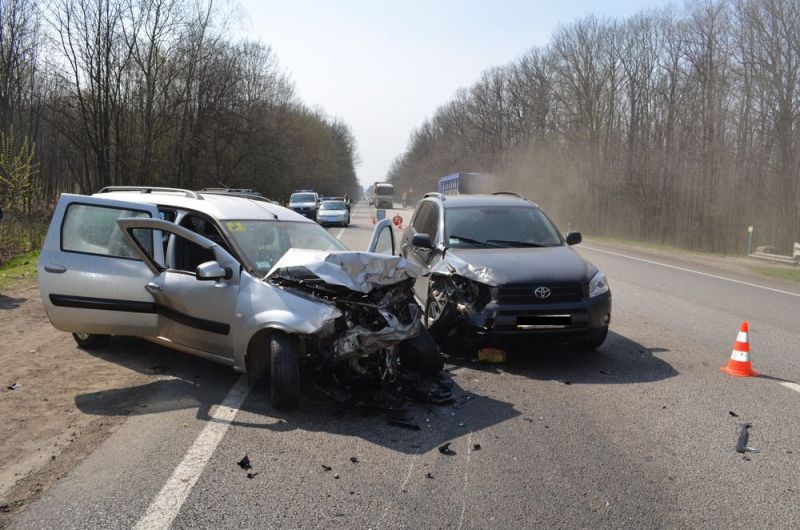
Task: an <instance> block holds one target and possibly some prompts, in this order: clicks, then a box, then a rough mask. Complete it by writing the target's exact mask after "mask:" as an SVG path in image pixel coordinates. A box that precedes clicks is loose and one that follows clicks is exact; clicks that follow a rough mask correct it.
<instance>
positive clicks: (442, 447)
mask: <svg viewBox="0 0 800 530" xmlns="http://www.w3.org/2000/svg"><path fill="white" fill-rule="evenodd" d="M439 452H440V453H442V454H443V455H448V456H452V455H454V454H456V452H455V451H453V450H452V449H450V442H447V443H445V444H442V445H440V446H439Z"/></svg>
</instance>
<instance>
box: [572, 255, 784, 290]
mask: <svg viewBox="0 0 800 530" xmlns="http://www.w3.org/2000/svg"><path fill="white" fill-rule="evenodd" d="M581 248H585V249H588V250H594V251H595V252H602V253H603V254H611V255H612V256H619V257H620V258H628V259H632V260H634V261H641V262H642V263H650V264H651V265H659V266H661V267H666V268H668V269H675V270H679V271H683V272H691V273H692V274H699V275H700V276H707V277H709V278H716V279H717V280H725V281H728V282H733V283H738V284H740V285H748V286H750V287H757V288H759V289H765V290H767V291H773V292H775V293H781V294H788V295H789V296H796V297H798V298H800V293H793V292H792V291H784V290H782V289H775V288H774V287H767V286H766V285H759V284H757V283H751V282H745V281H742V280H734V279H733V278H728V277H725V276H719V275H717V274H710V273H708V272H701V271H696V270H694V269H687V268H686V267H678V266H677V265H668V264H666V263H661V262H659V261H653V260H649V259H644V258H637V257H635V256H628V255H627V254H619V253H618V252H611V251H610V250H602V249H599V248H594V247H589V246H586V245H581Z"/></svg>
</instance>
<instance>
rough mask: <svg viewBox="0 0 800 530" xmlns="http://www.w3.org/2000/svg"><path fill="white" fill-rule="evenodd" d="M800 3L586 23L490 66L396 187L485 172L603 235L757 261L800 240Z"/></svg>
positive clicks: (743, 1) (462, 94) (403, 159)
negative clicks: (756, 247)
mask: <svg viewBox="0 0 800 530" xmlns="http://www.w3.org/2000/svg"><path fill="white" fill-rule="evenodd" d="M799 111H800V1H798V0H723V1H709V0H698V1H690V2H688V3H686V4H685V6H683V7H682V8H675V7H670V8H665V9H658V10H653V9H646V10H643V11H641V12H639V13H638V14H636V15H634V16H631V17H630V18H627V19H623V20H618V19H604V18H598V17H595V16H589V17H586V18H582V19H579V20H576V21H573V22H571V23H568V24H565V25H563V26H561V27H559V28H558V29H557V30H556V31H555V32H554V33H553V34H552V36H551V38H550V40H549V42H548V43H547V45H545V46H542V47H536V48H532V49H530V50H528V51H527V52H525V53H524V54H523V55H521V56H520V57H519V58H517V59H516V60H514V61H513V62H511V63H509V64H506V65H503V66H496V67H492V68H489V69H488V70H486V71H484V73H483V74H482V75H481V77H480V79H478V80H477V81H476V82H475V83H474V84H473V85H472V86H469V87H467V88H464V89H461V90H459V91H458V92H457V93H456V94H455V95H454V97H453V98H452V99H451V100H450V101H448V102H446V103H445V104H443V105H441V106H440V107H439V108H438V109H437V110H436V112H435V113H434V114H433V115H432V116H431V117H430V118H429V119H427V120H426V121H425V122H424V123H422V124H421V125H419V126H418V127H417V128H416V130H415V131H414V132H413V133H412V135H411V137H410V140H409V143H408V146H407V149H406V151H405V152H404V153H402V154H401V155H400V156H398V157H397V158H396V159H395V160H394V162H393V164H392V166H391V169H390V171H389V174H388V178H389V179H390V180H391V181H392V182H393V183H394V184H395V187H396V188H397V189H398V190H399V191H402V190H408V189H409V188H413V189H414V191H415V192H416V191H417V190H419V191H423V190H434V189H435V188H436V181H437V180H438V179H439V178H440V177H441V176H443V175H446V174H449V173H454V172H457V171H467V172H481V173H485V174H487V176H488V177H487V178H492V179H494V183H493V185H494V186H495V188H496V189H498V190H513V191H517V192H520V193H522V194H524V195H525V196H526V197H527V198H529V199H532V200H534V201H535V202H537V203H539V204H540V205H541V206H542V207H544V208H545V210H546V211H548V212H549V213H551V214H552V216H553V217H555V219H556V220H557V221H558V222H559V223H560V224H561V225H562V228H563V229H566V228H567V226H571V227H572V228H573V229H576V230H582V231H584V232H586V233H589V234H593V235H602V236H611V237H619V238H628V239H636V240H644V241H650V242H655V243H664V244H671V245H676V246H681V247H685V248H691V249H701V250H708V251H714V252H731V253H733V252H743V251H745V250H746V247H747V230H748V226H753V227H754V230H753V232H754V233H753V236H754V241H755V242H756V243H757V244H760V245H775V246H776V247H777V249H778V250H779V251H782V252H784V253H791V245H792V242H794V241H798V240H800V178H799V176H798V175H799V171H800V114H799V113H798V112H799Z"/></svg>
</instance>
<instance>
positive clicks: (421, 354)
mask: <svg viewBox="0 0 800 530" xmlns="http://www.w3.org/2000/svg"><path fill="white" fill-rule="evenodd" d="M400 359H401V361H402V363H403V366H405V367H406V368H408V369H409V370H412V371H415V372H418V373H420V374H421V375H436V374H438V373H439V372H441V371H442V369H443V368H444V359H443V358H442V354H441V353H439V346H437V345H436V341H434V340H433V337H431V334H430V333H429V332H428V330H427V329H425V328H424V327H423V328H420V330H419V335H417V336H416V337H413V338H411V339H407V340H404V341H403V342H402V343H401V344H400Z"/></svg>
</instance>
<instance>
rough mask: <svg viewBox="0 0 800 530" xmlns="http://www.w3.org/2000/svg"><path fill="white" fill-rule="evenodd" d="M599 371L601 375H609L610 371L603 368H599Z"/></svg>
mask: <svg viewBox="0 0 800 530" xmlns="http://www.w3.org/2000/svg"><path fill="white" fill-rule="evenodd" d="M600 373H601V374H603V375H611V372H606V371H605V370H600Z"/></svg>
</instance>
